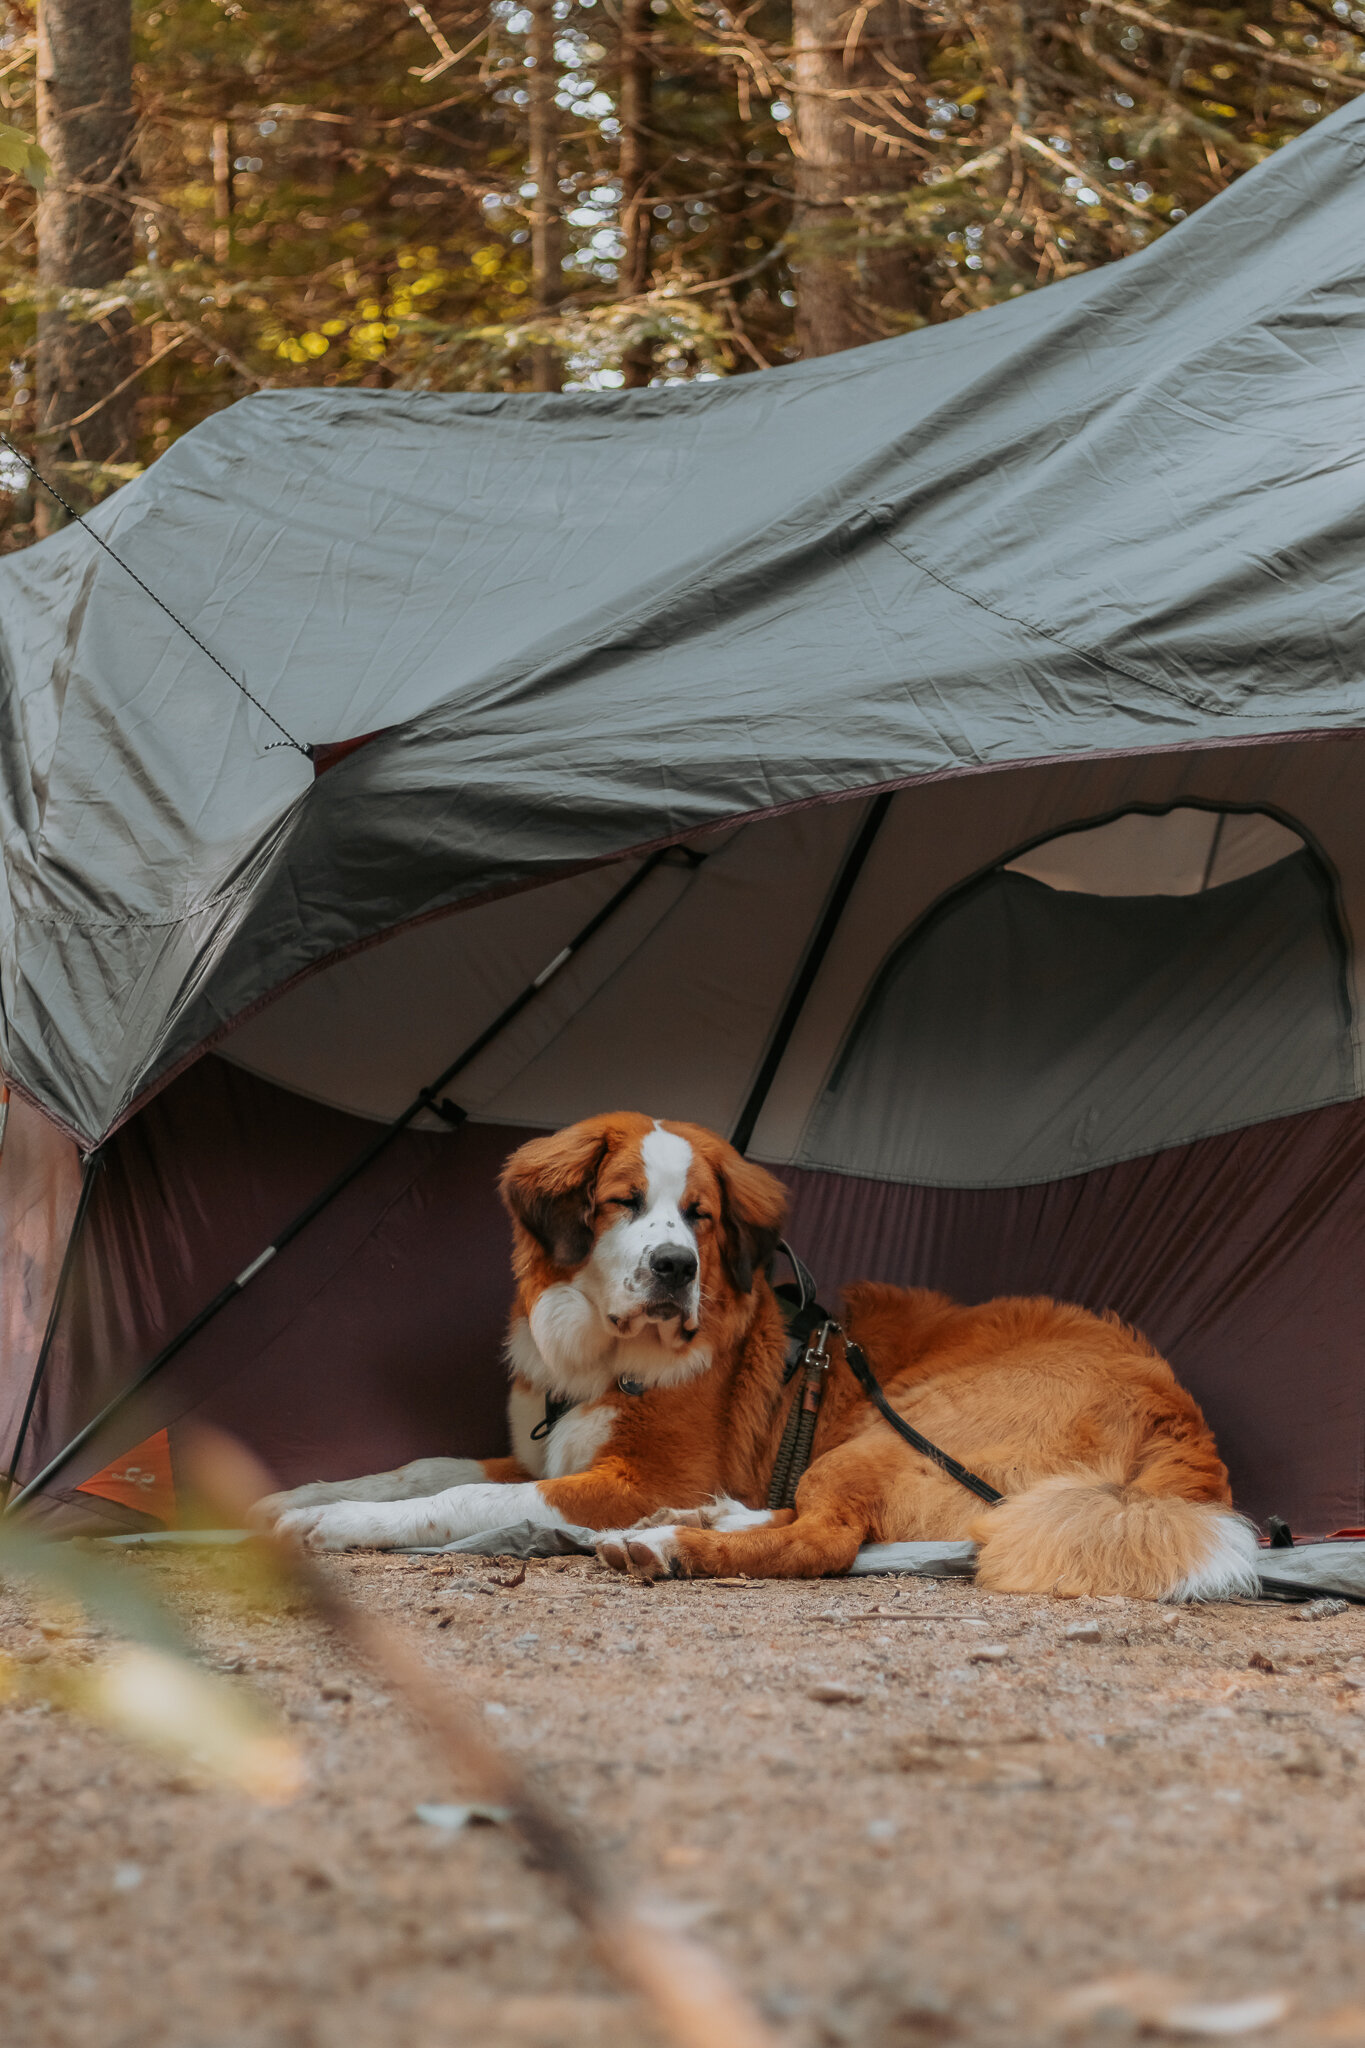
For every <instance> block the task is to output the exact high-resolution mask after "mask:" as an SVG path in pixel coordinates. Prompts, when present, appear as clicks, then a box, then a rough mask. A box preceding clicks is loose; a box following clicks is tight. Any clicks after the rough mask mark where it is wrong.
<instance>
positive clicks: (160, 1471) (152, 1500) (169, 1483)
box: [76, 1429, 175, 1524]
mask: <svg viewBox="0 0 1365 2048" xmlns="http://www.w3.org/2000/svg"><path fill="white" fill-rule="evenodd" d="M76 1491H77V1493H94V1494H98V1495H99V1497H100V1499H101V1500H112V1501H117V1503H118V1505H119V1506H120V1507H125V1508H136V1509H137V1510H138V1512H139V1513H140V1514H144V1515H152V1516H154V1517H155V1518H156V1520H157V1521H160V1522H165V1523H168V1524H169V1523H172V1522H174V1520H175V1479H174V1476H173V1475H172V1472H171V1440H170V1437H169V1436H168V1434H167V1432H166V1431H165V1430H164V1429H159V1430H157V1432H156V1434H155V1435H154V1436H149V1437H147V1438H146V1440H145V1441H144V1442H142V1443H140V1444H135V1445H134V1447H133V1449H132V1450H131V1451H125V1452H124V1453H123V1456H122V1457H120V1458H115V1459H114V1460H113V1462H112V1463H111V1464H108V1465H106V1466H105V1467H104V1470H103V1471H102V1472H96V1473H94V1474H93V1475H92V1476H91V1477H90V1478H89V1479H87V1480H85V1481H84V1483H83V1484H82V1485H80V1486H78V1487H77V1488H76Z"/></svg>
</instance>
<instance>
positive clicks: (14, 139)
mask: <svg viewBox="0 0 1365 2048" xmlns="http://www.w3.org/2000/svg"><path fill="white" fill-rule="evenodd" d="M0 166H3V168H4V169H5V170H7V171H13V172H14V173H15V175H16V176H17V177H20V178H27V179H28V182H29V184H30V185H32V187H33V189H34V191H35V192H41V191H42V189H43V186H44V185H45V184H46V182H47V174H48V172H49V171H50V170H51V168H52V166H51V165H50V164H49V162H48V160H47V151H46V150H43V149H39V147H38V145H37V143H36V142H35V141H34V140H33V138H32V137H31V136H29V135H25V133H24V131H23V129H22V128H8V127H6V126H5V124H4V123H3V122H0Z"/></svg>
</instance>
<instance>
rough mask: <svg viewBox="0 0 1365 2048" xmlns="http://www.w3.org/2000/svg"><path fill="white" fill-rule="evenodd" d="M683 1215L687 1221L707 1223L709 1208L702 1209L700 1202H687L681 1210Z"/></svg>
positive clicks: (709, 1216)
mask: <svg viewBox="0 0 1365 2048" xmlns="http://www.w3.org/2000/svg"><path fill="white" fill-rule="evenodd" d="M683 1216H684V1218H685V1219H686V1221H687V1222H688V1223H709V1222H710V1221H711V1212H710V1210H709V1209H703V1208H702V1205H701V1203H700V1202H689V1203H688V1205H687V1207H686V1208H685V1209H684V1210H683Z"/></svg>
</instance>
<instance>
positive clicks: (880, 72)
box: [792, 0, 924, 356]
mask: <svg viewBox="0 0 1365 2048" xmlns="http://www.w3.org/2000/svg"><path fill="white" fill-rule="evenodd" d="M903 16H904V17H905V18H903ZM792 44H793V66H792V84H793V97H794V99H795V103H796V138H797V145H798V153H797V154H796V160H795V166H794V170H795V186H796V206H795V210H794V217H793V222H792V229H793V240H794V242H795V245H796V246H795V254H794V258H793V266H792V267H793V270H794V272H795V274H796V288H797V296H796V338H797V342H798V343H799V345H800V348H801V352H802V354H803V355H807V356H828V355H835V354H837V353H838V351H839V350H840V349H845V348H856V347H858V346H859V345H860V344H861V343H863V342H866V341H876V340H878V339H879V338H880V337H881V335H882V334H883V333H884V332H885V331H886V329H887V325H888V322H887V320H886V319H885V318H884V317H879V316H884V315H885V314H887V313H888V312H891V313H905V312H914V311H917V310H919V308H920V302H921V300H922V298H923V297H924V280H923V277H922V275H921V270H920V265H919V263H918V261H917V259H916V256H915V253H914V251H913V248H912V247H911V245H910V244H909V243H908V241H907V242H904V243H902V244H900V245H899V246H896V245H895V244H894V243H893V244H892V246H891V247H889V248H887V247H884V246H882V244H881V237H880V235H879V234H877V232H876V229H875V227H874V228H873V231H872V233H871V234H869V229H868V225H867V220H866V218H865V219H864V220H863V221H860V219H859V215H858V212H857V210H856V209H855V208H854V207H853V206H851V205H850V204H849V202H850V201H851V200H856V199H859V198H865V197H867V196H869V195H875V194H877V193H884V192H887V191H892V192H894V191H896V190H897V189H899V188H900V187H901V186H903V185H907V184H909V183H910V182H911V180H912V179H913V178H914V175H915V173H914V171H913V169H912V168H911V164H910V160H909V159H907V158H906V157H904V156H902V155H900V154H899V153H898V152H897V151H896V150H895V147H894V144H892V145H888V144H887V143H886V142H885V141H878V139H877V138H876V137H875V136H872V135H869V134H867V133H866V128H867V127H873V128H878V129H882V130H884V131H885V132H886V133H887V134H890V135H894V133H895V121H894V117H890V116H888V115H887V114H886V113H884V112H883V110H882V108H881V107H880V106H879V104H878V98H879V95H880V94H881V93H884V92H885V89H886V88H887V87H888V86H891V85H893V84H894V82H895V81H894V79H893V78H892V77H891V76H890V75H889V74H888V73H887V72H886V71H885V70H884V69H883V68H882V66H881V65H880V64H879V63H878V62H877V59H876V56H875V54H874V51H875V49H876V48H878V47H880V48H881V49H882V51H883V52H884V54H886V55H888V56H890V57H891V58H892V60H893V62H894V63H895V64H896V66H897V68H898V69H899V70H901V71H903V72H905V71H914V70H916V69H917V68H918V65H917V60H918V50H917V48H916V38H915V33H914V28H913V24H912V22H911V21H910V20H909V18H908V15H907V14H906V10H905V9H904V8H903V6H902V4H901V0H880V4H874V5H872V6H869V7H867V8H863V7H861V6H860V7H856V8H850V7H848V6H846V5H845V4H843V0H793V5H792ZM851 94H858V95H859V97H856V98H855V97H850V95H851ZM855 120H856V121H858V122H860V123H862V124H864V126H863V127H862V128H859V127H855V126H854V121H855ZM886 218H887V217H886V216H883V217H882V219H883V221H885V220H886ZM871 219H872V220H873V222H876V221H877V216H876V215H873V216H871Z"/></svg>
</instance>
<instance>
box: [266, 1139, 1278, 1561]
mask: <svg viewBox="0 0 1365 2048" xmlns="http://www.w3.org/2000/svg"><path fill="white" fill-rule="evenodd" d="M502 1194H503V1199H504V1201H505V1202H506V1204H507V1207H508V1209H509V1211H510V1212H511V1216H512V1221H513V1231H514V1238H515V1249H514V1255H513V1265H514V1270H515V1275H516V1283H517V1295H516V1302H515V1305H514V1307H513V1310H512V1321H511V1329H510V1332H509V1336H508V1342H507V1350H508V1358H509V1362H510V1365H511V1369H512V1394H511V1403H510V1413H511V1423H512V1435H513V1443H514V1447H515V1455H514V1456H513V1457H510V1458H494V1459H489V1460H486V1461H483V1462H482V1463H481V1464H475V1463H473V1462H472V1461H469V1460H466V1459H439V1458H433V1459H421V1460H418V1461H417V1462H416V1463H415V1464H413V1465H407V1466H404V1467H403V1468H402V1470H401V1471H398V1472H393V1473H385V1474H381V1475H378V1476H377V1477H375V1478H370V1479H358V1480H348V1481H341V1482H337V1483H326V1482H324V1483H320V1484H317V1485H313V1486H304V1487H299V1488H297V1489H296V1490H295V1491H293V1492H291V1493H285V1494H276V1495H272V1496H271V1498H270V1499H269V1500H268V1501H263V1502H261V1503H260V1507H259V1510H258V1512H259V1513H260V1514H261V1515H262V1516H263V1517H264V1518H266V1519H268V1520H274V1521H276V1522H277V1523H278V1524H279V1525H280V1526H281V1527H283V1528H285V1529H289V1530H292V1531H293V1532H294V1533H295V1534H297V1535H299V1536H302V1537H305V1538H307V1539H309V1540H310V1541H313V1542H315V1543H318V1544H320V1545H322V1546H323V1547H325V1548H327V1549H332V1550H341V1549H355V1548H371V1547H373V1548H378V1549H404V1548H411V1547H414V1546H419V1545H428V1544H441V1543H448V1542H452V1541H454V1540H456V1539H457V1538H460V1537H463V1536H470V1535H475V1534H478V1533H480V1532H483V1531H486V1530H490V1529H499V1528H505V1527H507V1526H508V1525H509V1524H512V1523H517V1522H525V1521H529V1522H531V1523H534V1524H537V1525H541V1526H548V1527H552V1528H553V1527H563V1526H566V1525H572V1524H580V1525H583V1524H585V1525H586V1526H588V1527H589V1528H592V1529H597V1530H601V1531H602V1532H603V1533H602V1537H601V1540H600V1543H599V1546H598V1554H599V1556H600V1557H602V1559H603V1560H604V1561H605V1562H606V1563H608V1564H611V1565H613V1566H615V1567H616V1568H618V1569H627V1568H634V1569H636V1570H638V1571H640V1572H642V1573H644V1574H645V1575H646V1576H647V1577H658V1576H660V1575H662V1574H670V1573H671V1574H674V1575H677V1574H689V1575H691V1574H696V1575H704V1576H709V1575H723V1576H731V1575H734V1574H738V1573H745V1574H747V1575H749V1576H750V1577H768V1578H807V1577H817V1576H819V1575H820V1574H822V1573H827V1572H842V1571H846V1570H847V1569H848V1567H849V1565H850V1564H851V1563H852V1562H853V1558H854V1555H855V1553H856V1552H857V1550H858V1548H859V1546H860V1545H861V1544H863V1543H866V1542H869V1541H871V1542H897V1541H906V1540H913V1539H921V1540H922V1539H951V1538H958V1537H965V1536H972V1537H975V1539H976V1541H977V1543H978V1544H979V1546H980V1550H979V1558H978V1564H977V1576H978V1581H979V1583H980V1584H982V1585H983V1586H985V1587H987V1588H991V1589H993V1590H996V1591H1004V1592H1021V1593H1023V1592H1031V1593H1062V1594H1073V1595H1074V1594H1082V1593H1122V1594H1128V1595H1130V1596H1136V1597H1146V1598H1149V1599H1163V1600H1199V1599H1206V1600H1207V1599H1220V1598H1228V1597H1231V1596H1232V1595H1235V1594H1239V1593H1243V1592H1247V1593H1253V1592H1255V1591H1256V1589H1257V1580H1256V1573H1255V1566H1254V1559H1255V1539H1254V1536H1253V1534H1252V1532H1251V1530H1250V1528H1249V1527H1248V1525H1247V1524H1246V1523H1245V1522H1243V1521H1242V1520H1241V1518H1240V1517H1238V1516H1237V1515H1235V1514H1233V1513H1232V1512H1231V1509H1230V1505H1229V1498H1230V1497H1229V1493H1228V1484H1227V1474H1226V1471H1225V1469H1224V1467H1223V1464H1222V1462H1221V1461H1220V1459H1219V1457H1218V1453H1217V1450H1216V1448H1215V1445H1214V1441H1213V1437H1212V1435H1211V1433H1210V1431H1209V1429H1208V1426H1207V1425H1206V1423H1205V1421H1204V1418H1203V1416H1202V1415H1201V1414H1200V1412H1199V1409H1198V1408H1197V1406H1196V1405H1195V1403H1194V1401H1193V1400H1192V1399H1191V1397H1190V1396H1189V1395H1188V1394H1187V1393H1186V1392H1185V1391H1184V1389H1183V1388H1182V1387H1181V1386H1179V1385H1178V1384H1177V1382H1176V1379H1175V1376H1174V1374H1173V1373H1172V1371H1171V1368H1170V1367H1169V1365H1167V1364H1166V1362H1165V1360H1164V1359H1162V1358H1160V1357H1159V1356H1158V1355H1157V1353H1156V1352H1155V1351H1154V1350H1153V1349H1152V1347H1151V1346H1150V1345H1149V1344H1148V1343H1147V1342H1146V1341H1145V1340H1144V1339H1143V1338H1142V1337H1140V1336H1138V1335H1137V1334H1136V1333H1135V1332H1134V1331H1132V1330H1129V1329H1126V1328H1125V1327H1124V1326H1123V1324H1121V1323H1120V1322H1119V1321H1117V1319H1116V1318H1114V1317H1112V1316H1094V1315H1090V1314H1088V1313H1087V1312H1086V1311H1085V1310H1084V1309H1079V1308H1073V1307H1068V1306H1065V1305H1063V1304H1060V1303H1057V1302H1054V1301H1049V1300H1045V1299H1033V1300H1024V1299H1018V1300H1001V1301H993V1302H988V1303H987V1304H986V1305H985V1306H984V1307H980V1308H964V1307H961V1306H959V1305H958V1304H956V1303H955V1302H952V1301H950V1300H949V1299H948V1298H947V1296H946V1295H942V1294H934V1293H931V1292H929V1291H928V1290H927V1289H924V1288H910V1289H902V1288H897V1287H886V1286H880V1285H875V1284H872V1283H863V1284H860V1285H857V1286H853V1287H850V1288H849V1289H848V1290H847V1292H846V1294H845V1298H844V1308H843V1315H844V1322H845V1326H846V1327H847V1329H848V1331H849V1333H850V1335H851V1336H853V1337H854V1338H855V1339H856V1340H857V1341H858V1342H859V1343H860V1344H861V1345H862V1346H863V1348H864V1350H865V1351H866V1352H867V1354H868V1356H869V1358H870V1359H871V1361H872V1363H873V1366H874V1369H875V1370H876V1372H877V1373H878V1376H879V1377H880V1379H881V1381H882V1384H883V1386H884V1388H885V1390H886V1392H887V1395H888V1397H889V1399H890V1400H891V1402H892V1403H893V1405H894V1406H895V1407H896V1409H897V1410H898V1412H899V1413H900V1414H902V1415H903V1416H904V1417H905V1418H906V1419H907V1421H910V1422H912V1423H913V1424H914V1425H915V1427H916V1428H918V1429H919V1430H920V1431H921V1432H922V1433H923V1434H924V1435H926V1436H928V1437H929V1438H931V1439H932V1440H933V1441H934V1442H935V1443H937V1444H940V1445H941V1446H942V1447H943V1448H944V1449H945V1450H948V1451H951V1452H952V1454H953V1455H954V1456H955V1457H956V1458H958V1459H959V1460H960V1461H961V1462H962V1463H963V1464H965V1465H967V1466H968V1467H970V1468H971V1469H972V1470H973V1471H975V1472H977V1473H979V1474H980V1475H981V1477H982V1478H984V1479H986V1480H988V1481H989V1482H990V1483H991V1484H992V1485H993V1486H995V1487H996V1488H998V1489H999V1490H1000V1491H1001V1492H1002V1493H1003V1494H1004V1495H1005V1496H1006V1498H1005V1499H1004V1501H1003V1502H1002V1503H1001V1504H1000V1505H999V1506H998V1507H992V1508H987V1509H984V1510H983V1508H982V1506H981V1504H980V1502H979V1501H977V1500H976V1499H974V1498H973V1497H972V1496H971V1495H970V1494H969V1493H967V1492H966V1491H965V1490H964V1489H963V1488H962V1487H961V1486H960V1485H958V1484H957V1483H956V1482H955V1481H953V1480H952V1479H950V1478H948V1477H947V1476H946V1475H945V1474H944V1473H943V1472H941V1471H940V1470H939V1469H938V1468H937V1466H935V1465H934V1464H933V1463H932V1462H931V1461H930V1460H928V1459H927V1458H925V1457H923V1456H922V1455H920V1454H919V1453H918V1452H916V1451H914V1450H913V1449H911V1448H910V1446H909V1445H907V1444H906V1443H905V1442H903V1441H902V1440H901V1439H900V1438H899V1437H898V1436H897V1435H896V1434H895V1433H894V1432H893V1431H892V1429H891V1428H890V1427H889V1425H888V1424H887V1423H885V1422H884V1421H883V1420H882V1419H881V1418H880V1417H879V1416H878V1415H877V1414H876V1412H875V1411H874V1410H873V1409H872V1408H871V1407H870V1406H869V1405H868V1403H867V1402H866V1401H865V1400H864V1398H863V1396H862V1394H861V1392H860V1390H859V1388H858V1386H857V1384H856V1382H855V1381H854V1379H853V1377H852V1375H851V1373H850V1372H849V1370H848V1368H847V1366H846V1364H845V1363H844V1362H843V1358H842V1353H841V1351H840V1349H839V1348H838V1347H837V1346H836V1350H835V1364H834V1367H833V1369H832V1370H831V1372H830V1375H829V1383H828V1386H827V1391H826V1394H825V1399H824V1405H823V1407H822V1409H821V1413H820V1419H819V1425H818V1428H817V1432H816V1436H815V1442H814V1449H813V1455H812V1460H811V1463H810V1466H809V1469H808V1470H807V1472H806V1474H805V1477H804V1478H803V1479H802V1481H801V1483H800V1485H799V1487H798V1489H797V1493H796V1506H795V1509H794V1510H791V1509H787V1510H780V1511H778V1512H776V1513H772V1512H769V1511H768V1510H767V1509H766V1508H765V1507H763V1505H762V1503H763V1501H764V1500H765V1498H766V1495H767V1489H768V1482H769V1475H770V1474H771V1471H772V1468H773V1462H774V1458H775V1456H776V1452H777V1447H778V1443H779V1441H780V1439H781V1436H782V1431H783V1426H784V1423H785V1421H786V1414H787V1408H788V1405H789V1403H790V1402H791V1401H792V1400H793V1399H795V1398H797V1383H796V1382H795V1381H792V1382H789V1383H787V1384H785V1385H784V1368H785V1365H786V1353H787V1343H786V1335H785V1331H784V1326H783V1321H782V1315H781V1311H780V1309H779V1306H778V1303H777V1300H776V1297H775V1296H774V1294H773V1291H772V1288H771V1287H770V1285H769V1283H768V1278H767V1271H766V1268H767V1265H768V1262H769V1260H770V1259H771V1256H772V1253H773V1251H774V1248H775V1246H776V1244H777V1241H778V1235H779V1232H780V1229H781V1225H782V1218H783V1211H784V1201H785V1197H784V1191H783V1189H782V1187H781V1185H780V1183H779V1182H778V1181H777V1180H775V1179H774V1178H773V1176H772V1175H771V1174H769V1173H765V1172H764V1170H763V1169H762V1168H761V1167H758V1166H754V1165H753V1164H751V1163H750V1162H749V1161H748V1160H746V1159H743V1158H741V1156H740V1155H739V1154H738V1153H737V1152H735V1151H734V1150H733V1149H732V1148H731V1147H730V1146H729V1145H727V1144H726V1143H725V1142H724V1140H723V1139H721V1138H718V1137H716V1136H715V1135H714V1133H712V1132H710V1131H706V1130H702V1129H701V1128H699V1127H698V1126H697V1125H695V1124H683V1123H660V1122H655V1121H654V1120H652V1119H651V1118H649V1117H646V1116H638V1115H633V1114H621V1115H614V1116H598V1117H590V1118H589V1119H588V1120H587V1121H586V1122H584V1123H579V1124H575V1125H573V1126H572V1127H571V1128H570V1129H568V1130H565V1131H561V1132H559V1133H558V1135H557V1136H554V1137H548V1138H536V1139H533V1140H532V1141H531V1143H530V1144H527V1145H523V1146H522V1147H521V1149H520V1150H519V1151H517V1152H514V1153H513V1155H512V1157H511V1158H510V1159H509V1160H508V1162H507V1165H506V1167H505V1169H504V1172H503V1176H502ZM547 1394H548V1395H553V1396H556V1397H557V1398H558V1399H559V1400H560V1401H564V1402H571V1403H572V1404H573V1405H572V1406H571V1407H570V1408H568V1410H567V1412H566V1413H564V1414H563V1415H562V1416H560V1418H559V1419H558V1420H557V1421H555V1423H554V1426H553V1427H552V1428H551V1429H550V1430H549V1432H548V1435H546V1436H544V1439H543V1441H540V1442H537V1441H535V1440H534V1439H533V1437H532V1434H531V1432H532V1428H533V1427H534V1425H535V1424H536V1423H538V1422H539V1421H541V1420H542V1418H543V1417H544V1414H545V1397H546V1395H547Z"/></svg>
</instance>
